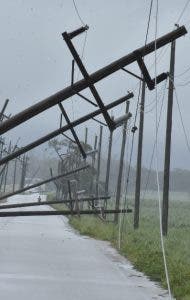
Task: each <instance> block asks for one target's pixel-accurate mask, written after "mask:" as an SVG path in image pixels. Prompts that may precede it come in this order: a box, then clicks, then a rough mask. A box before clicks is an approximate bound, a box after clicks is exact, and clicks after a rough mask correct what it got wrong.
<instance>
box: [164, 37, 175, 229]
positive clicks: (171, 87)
mask: <svg viewBox="0 0 190 300" xmlns="http://www.w3.org/2000/svg"><path fill="white" fill-rule="evenodd" d="M174 70H175V41H173V42H172V43H171V57H170V77H169V89H168V108H167V125H166V144H165V162H164V184H163V203H162V231H163V235H167V232H168V208H169V185H170V153H171V133H172V110H173V90H174Z"/></svg>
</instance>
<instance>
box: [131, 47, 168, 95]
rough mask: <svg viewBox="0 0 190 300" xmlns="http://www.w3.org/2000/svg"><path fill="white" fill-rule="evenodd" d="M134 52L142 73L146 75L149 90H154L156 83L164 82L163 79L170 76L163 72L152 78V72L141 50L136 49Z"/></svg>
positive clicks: (145, 79)
mask: <svg viewBox="0 0 190 300" xmlns="http://www.w3.org/2000/svg"><path fill="white" fill-rule="evenodd" d="M134 53H135V55H136V58H137V63H138V65H139V68H140V70H141V73H142V75H143V77H144V81H145V82H146V84H147V86H148V88H149V90H153V89H154V87H155V84H158V83H160V82H162V81H163V80H165V79H166V78H167V77H168V73H161V74H160V75H158V76H157V77H156V78H154V79H151V77H150V74H149V72H148V70H147V67H146V65H145V63H144V60H143V58H142V54H141V52H140V51H139V50H136V51H134Z"/></svg>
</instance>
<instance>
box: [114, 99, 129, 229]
mask: <svg viewBox="0 0 190 300" xmlns="http://www.w3.org/2000/svg"><path fill="white" fill-rule="evenodd" d="M128 112H129V101H127V102H126V114H127V113H128ZM126 130H127V121H126V122H125V123H124V125H123V136H122V143H121V154H120V162H119V173H118V178H117V190H116V200H115V210H118V209H119V206H120V198H121V184H122V175H123V163H124V154H125V144H126ZM114 221H115V223H118V214H117V213H116V214H115V215H114Z"/></svg>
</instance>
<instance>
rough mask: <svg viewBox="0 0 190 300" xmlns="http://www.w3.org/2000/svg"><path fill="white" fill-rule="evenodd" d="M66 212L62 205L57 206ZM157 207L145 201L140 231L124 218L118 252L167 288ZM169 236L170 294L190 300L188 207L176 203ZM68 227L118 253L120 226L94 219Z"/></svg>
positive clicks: (73, 222)
mask: <svg viewBox="0 0 190 300" xmlns="http://www.w3.org/2000/svg"><path fill="white" fill-rule="evenodd" d="M54 207H55V208H56V209H63V206H62V205H60V204H59V205H54ZM157 211H158V210H157V203H156V202H155V201H145V202H144V203H143V206H142V210H141V216H142V217H141V220H140V228H139V229H138V230H135V231H134V229H133V226H132V224H133V216H132V214H130V215H128V216H127V218H125V223H124V231H123V240H122V243H121V248H120V250H119V252H120V253H121V254H122V255H124V256H126V257H127V258H128V259H129V260H130V261H131V262H132V264H133V265H134V266H135V267H136V268H137V269H138V270H139V271H142V272H144V273H145V274H146V275H148V276H149V277H150V278H151V279H152V280H155V281H158V282H160V283H161V285H162V286H163V287H165V288H166V280H165V273H164V267H163V258H162V252H161V247H160V233H159V220H158V215H157ZM170 215H171V218H170V220H169V234H168V237H167V238H165V248H166V256H167V263H168V269H169V276H170V283H171V290H172V293H173V295H174V296H175V297H176V299H180V300H188V299H190V255H189V253H190V250H189V249H190V218H189V203H187V202H174V203H172V206H171V207H170ZM69 223H70V224H71V225H72V226H73V227H74V228H75V229H77V230H78V231H79V232H80V233H81V234H84V235H88V236H91V237H93V238H97V239H101V240H106V241H110V242H111V244H112V245H113V246H114V247H115V248H117V249H118V230H119V229H118V226H117V225H115V224H113V223H105V222H102V221H101V220H100V219H98V218H97V217H94V216H81V217H80V218H78V217H71V218H70V219H69Z"/></svg>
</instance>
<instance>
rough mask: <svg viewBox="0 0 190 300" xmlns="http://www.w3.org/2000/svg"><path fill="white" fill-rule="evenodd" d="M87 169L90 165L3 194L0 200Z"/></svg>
mask: <svg viewBox="0 0 190 300" xmlns="http://www.w3.org/2000/svg"><path fill="white" fill-rule="evenodd" d="M89 167H90V165H85V166H83V167H80V168H77V169H74V170H71V171H69V172H67V173H63V174H60V175H57V176H55V177H51V178H49V179H46V180H43V181H40V182H38V183H35V184H33V185H29V186H27V187H25V188H23V189H20V190H17V191H14V192H11V193H9V194H5V195H3V196H1V197H0V200H3V199H6V198H8V197H11V196H14V195H17V194H21V193H23V192H25V191H28V190H31V189H33V188H36V187H38V186H40V185H43V184H46V183H48V182H51V181H54V180H56V179H59V178H62V177H67V176H69V175H72V174H74V173H77V172H80V171H83V170H85V169H87V168H89Z"/></svg>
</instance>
